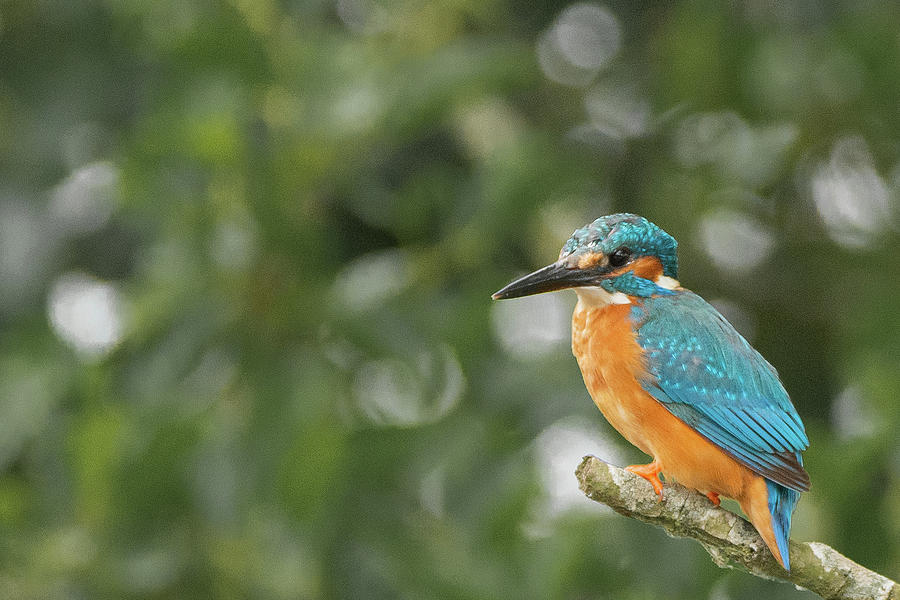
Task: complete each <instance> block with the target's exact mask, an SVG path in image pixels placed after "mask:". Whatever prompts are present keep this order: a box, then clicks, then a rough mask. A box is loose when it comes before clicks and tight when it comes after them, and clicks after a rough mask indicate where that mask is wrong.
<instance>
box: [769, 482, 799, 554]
mask: <svg viewBox="0 0 900 600" xmlns="http://www.w3.org/2000/svg"><path fill="white" fill-rule="evenodd" d="M766 487H767V488H768V492H769V514H771V515H772V532H773V533H774V534H775V542H776V543H777V544H778V552H779V553H781V558H782V560H783V561H784V568H785V569H786V570H788V571H790V570H791V560H790V557H789V556H788V539H789V538H790V537H791V515H792V514H793V512H794V507H795V506H797V501H798V500H799V499H800V492H795V491H794V490H792V489H789V488H786V487H784V486H783V485H781V484H778V483H775V482H774V481H769V480H768V479H767V480H766Z"/></svg>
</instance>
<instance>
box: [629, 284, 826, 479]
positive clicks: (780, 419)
mask: <svg viewBox="0 0 900 600" xmlns="http://www.w3.org/2000/svg"><path fill="white" fill-rule="evenodd" d="M631 317H632V320H633V321H634V324H635V328H636V330H637V340H638V343H639V344H640V345H641V347H642V348H643V349H644V353H645V356H646V358H647V367H648V372H649V378H648V380H647V381H644V382H642V385H643V387H644V389H646V390H647V391H648V392H649V393H650V394H651V395H652V396H653V397H654V398H656V399H657V400H659V401H660V402H662V403H663V405H664V406H665V407H666V408H667V409H668V410H669V411H670V412H671V413H672V414H674V415H675V416H676V417H678V418H679V419H681V420H682V421H684V422H685V423H687V424H688V425H689V426H691V427H692V428H693V429H695V430H696V431H697V432H698V433H700V434H701V435H702V436H704V437H705V438H706V439H708V440H709V441H711V442H713V443H714V444H716V445H717V446H719V447H720V448H722V449H723V450H724V451H725V452H727V453H728V454H730V455H731V456H732V457H734V458H735V459H736V460H737V461H739V462H740V463H742V464H744V465H746V466H747V467H748V468H750V469H752V470H753V471H755V472H756V473H759V474H760V475H762V476H763V477H766V478H767V479H770V480H772V481H774V482H777V483H780V484H782V485H784V486H786V487H788V488H790V489H793V490H797V491H807V490H808V489H809V475H808V474H807V473H806V471H805V470H804V469H803V463H802V460H801V458H800V452H802V451H803V450H806V448H807V447H809V439H808V438H807V437H806V431H805V430H804V427H803V423H802V422H801V421H800V417H799V415H797V411H796V410H795V409H794V406H793V405H792V404H791V401H790V398H788V395H787V392H786V391H785V389H784V386H782V385H781V381H780V380H779V379H778V373H776V371H775V368H774V367H772V365H770V364H769V363H768V362H766V359H764V358H763V357H762V356H761V355H760V354H759V352H757V351H756V350H754V349H753V347H752V346H750V344H749V343H748V342H747V340H745V339H744V338H743V337H742V336H741V335H740V334H739V333H738V332H737V331H736V330H735V329H734V327H732V326H731V324H730V323H729V322H728V321H726V320H725V317H723V316H722V315H721V314H719V313H718V311H716V309H714V308H713V307H712V306H710V305H709V304H707V303H706V301H704V300H703V299H702V298H700V297H699V296H697V295H696V294H694V293H692V292H689V291H686V290H685V291H678V292H676V293H674V294H670V295H659V296H654V297H651V298H647V299H646V300H644V302H643V303H642V304H635V306H634V307H633V308H632V312H631Z"/></svg>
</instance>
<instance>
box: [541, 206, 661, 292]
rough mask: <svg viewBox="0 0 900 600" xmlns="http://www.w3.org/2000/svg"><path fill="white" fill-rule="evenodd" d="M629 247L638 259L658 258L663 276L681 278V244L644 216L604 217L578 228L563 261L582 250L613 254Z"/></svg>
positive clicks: (570, 240) (627, 214)
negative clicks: (679, 267) (679, 263)
mask: <svg viewBox="0 0 900 600" xmlns="http://www.w3.org/2000/svg"><path fill="white" fill-rule="evenodd" d="M623 246H625V247H627V248H629V249H630V250H631V251H632V253H633V254H634V255H635V256H656V257H658V258H659V261H660V262H661V263H662V268H663V275H666V276H667V277H672V278H673V279H677V278H678V252H677V251H678V242H677V241H675V238H673V237H672V236H671V235H669V234H668V233H666V232H665V231H663V230H662V229H661V228H660V227H658V226H657V225H655V224H653V223H651V222H650V221H648V220H647V219H645V218H644V217H641V216H638V215H633V214H631V213H617V214H614V215H609V216H607V217H600V218H599V219H597V220H596V221H594V222H593V223H590V224H588V225H585V226H584V227H582V228H581V229H576V230H575V233H573V234H572V237H570V238H569V240H568V241H567V242H566V243H565V245H564V246H563V248H562V251H561V252H560V254H559V256H560V258H564V257H566V256H569V255H570V254H572V253H574V252H576V251H578V250H582V249H584V250H592V251H595V252H602V253H604V254H607V255H608V254H611V253H612V252H613V251H615V250H616V249H617V248H621V247H623Z"/></svg>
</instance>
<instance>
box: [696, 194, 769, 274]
mask: <svg viewBox="0 0 900 600" xmlns="http://www.w3.org/2000/svg"><path fill="white" fill-rule="evenodd" d="M700 238H701V240H702V242H703V248H704V249H705V250H706V253H707V255H709V258H710V259H711V260H712V261H713V263H714V264H715V265H716V266H717V267H719V268H720V269H722V270H724V271H732V272H737V273H742V272H745V271H748V270H750V269H752V268H753V267H756V266H757V265H759V264H760V263H762V262H763V261H764V260H766V258H768V256H769V254H770V253H771V252H772V248H773V247H774V245H775V240H774V239H773V237H772V233H771V232H770V231H769V230H768V229H766V228H765V227H764V226H763V225H762V224H761V223H759V221H757V220H756V219H754V218H753V217H751V216H750V215H747V214H744V213H741V212H736V211H732V210H728V209H722V210H717V211H714V212H712V213H710V214H708V215H706V216H705V217H704V218H703V219H702V220H701V221H700Z"/></svg>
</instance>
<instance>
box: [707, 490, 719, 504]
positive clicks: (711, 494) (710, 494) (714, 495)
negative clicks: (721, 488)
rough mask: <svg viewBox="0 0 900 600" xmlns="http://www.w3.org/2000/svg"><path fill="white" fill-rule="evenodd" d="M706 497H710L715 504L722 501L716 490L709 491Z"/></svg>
mask: <svg viewBox="0 0 900 600" xmlns="http://www.w3.org/2000/svg"><path fill="white" fill-rule="evenodd" d="M706 497H707V498H709V501H710V502H712V503H713V506H718V505H719V504H720V503H721V500H719V495H718V494H717V493H715V492H707V493H706Z"/></svg>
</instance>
